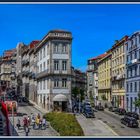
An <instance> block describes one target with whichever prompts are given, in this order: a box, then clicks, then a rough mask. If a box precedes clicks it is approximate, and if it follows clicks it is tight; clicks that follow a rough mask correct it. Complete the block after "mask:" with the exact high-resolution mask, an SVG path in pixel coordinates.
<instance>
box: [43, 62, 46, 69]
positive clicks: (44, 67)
mask: <svg viewBox="0 0 140 140" xmlns="http://www.w3.org/2000/svg"><path fill="white" fill-rule="evenodd" d="M45 65H46V63H45V62H44V63H43V70H45Z"/></svg>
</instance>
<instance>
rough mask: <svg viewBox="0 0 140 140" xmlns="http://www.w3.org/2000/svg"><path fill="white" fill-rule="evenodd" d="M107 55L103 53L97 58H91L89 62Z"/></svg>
mask: <svg viewBox="0 0 140 140" xmlns="http://www.w3.org/2000/svg"><path fill="white" fill-rule="evenodd" d="M106 55H107V53H104V54H101V55H99V56H97V57H93V58H91V59H90V60H96V59H99V58H103V57H104V56H106Z"/></svg>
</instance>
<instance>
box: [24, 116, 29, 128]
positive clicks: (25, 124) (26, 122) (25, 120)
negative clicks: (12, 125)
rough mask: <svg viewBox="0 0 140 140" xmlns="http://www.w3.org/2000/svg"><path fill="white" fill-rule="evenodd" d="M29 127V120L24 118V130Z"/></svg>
mask: <svg viewBox="0 0 140 140" xmlns="http://www.w3.org/2000/svg"><path fill="white" fill-rule="evenodd" d="M27 126H28V120H27V118H26V117H24V119H23V127H24V130H25V129H26V127H27Z"/></svg>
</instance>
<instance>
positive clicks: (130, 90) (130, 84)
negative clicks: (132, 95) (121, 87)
mask: <svg viewBox="0 0 140 140" xmlns="http://www.w3.org/2000/svg"><path fill="white" fill-rule="evenodd" d="M132 86H133V85H132V83H130V92H132V88H133V87H132Z"/></svg>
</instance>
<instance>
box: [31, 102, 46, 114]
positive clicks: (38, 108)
mask: <svg viewBox="0 0 140 140" xmlns="http://www.w3.org/2000/svg"><path fill="white" fill-rule="evenodd" d="M29 102H30V103H31V104H33V105H34V108H36V109H37V110H38V111H40V112H42V113H43V114H46V113H48V111H46V110H45V109H43V108H41V107H40V106H39V105H37V104H36V103H35V102H33V101H31V100H29Z"/></svg>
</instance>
